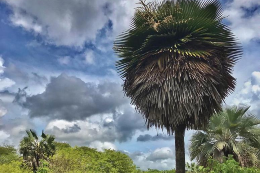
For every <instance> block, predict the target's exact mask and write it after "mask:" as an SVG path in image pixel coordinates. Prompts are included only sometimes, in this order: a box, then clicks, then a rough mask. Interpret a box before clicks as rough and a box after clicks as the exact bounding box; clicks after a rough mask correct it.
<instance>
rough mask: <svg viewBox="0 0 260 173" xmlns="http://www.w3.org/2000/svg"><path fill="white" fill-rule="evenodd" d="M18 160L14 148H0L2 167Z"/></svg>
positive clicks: (0, 163) (7, 146)
mask: <svg viewBox="0 0 260 173" xmlns="http://www.w3.org/2000/svg"><path fill="white" fill-rule="evenodd" d="M16 160H18V155H17V153H16V149H15V148H14V147H13V146H9V145H6V146H0V165H2V164H4V163H10V162H12V161H16Z"/></svg>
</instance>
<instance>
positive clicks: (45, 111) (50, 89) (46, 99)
mask: <svg viewBox="0 0 260 173" xmlns="http://www.w3.org/2000/svg"><path fill="white" fill-rule="evenodd" d="M125 103H128V100H127V99H126V98H125V97H124V95H123V92H122V88H121V86H120V84H117V83H113V82H103V83H100V84H95V83H91V82H89V83H85V82H84V81H82V80H81V79H79V78H76V77H71V76H67V75H66V74H61V75H60V76H58V77H53V78H51V81H50V83H49V84H48V85H47V87H46V90H45V91H44V92H43V93H42V94H37V95H33V96H30V97H27V98H26V103H25V107H26V108H28V109H29V115H30V116H31V117H43V116H44V117H49V118H50V119H65V120H83V119H85V118H87V117H90V116H91V115H94V114H98V113H107V112H111V111H112V110H115V108H116V107H120V105H123V104H125Z"/></svg>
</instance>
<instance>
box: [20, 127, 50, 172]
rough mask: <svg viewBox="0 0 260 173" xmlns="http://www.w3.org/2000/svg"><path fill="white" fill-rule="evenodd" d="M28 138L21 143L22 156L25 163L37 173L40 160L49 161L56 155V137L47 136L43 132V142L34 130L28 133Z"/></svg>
mask: <svg viewBox="0 0 260 173" xmlns="http://www.w3.org/2000/svg"><path fill="white" fill-rule="evenodd" d="M26 133H27V136H26V137H24V138H23V139H22V141H21V142H20V154H22V156H23V159H24V161H25V162H26V163H27V164H28V165H29V166H31V167H32V168H33V172H36V171H37V168H38V167H39V166H40V160H41V159H44V160H48V158H49V157H50V156H52V155H54V153H55V145H54V139H55V138H54V136H52V135H46V134H45V133H43V132H42V135H41V138H42V139H41V140H39V138H38V136H37V134H36V132H35V131H33V130H27V131H26Z"/></svg>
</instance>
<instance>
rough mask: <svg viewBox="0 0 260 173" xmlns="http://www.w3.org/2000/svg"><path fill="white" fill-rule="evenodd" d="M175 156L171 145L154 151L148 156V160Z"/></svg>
mask: <svg viewBox="0 0 260 173" xmlns="http://www.w3.org/2000/svg"><path fill="white" fill-rule="evenodd" d="M169 158H174V154H173V151H172V150H171V148H169V147H164V148H159V149H156V150H155V151H153V152H152V153H151V154H150V155H149V156H148V157H147V159H148V160H151V161H157V160H165V159H169Z"/></svg>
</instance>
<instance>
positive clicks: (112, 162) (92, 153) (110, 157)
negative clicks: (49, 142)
mask: <svg viewBox="0 0 260 173" xmlns="http://www.w3.org/2000/svg"><path fill="white" fill-rule="evenodd" d="M59 145H60V144H59ZM60 146H66V144H62V145H60ZM49 168H50V170H51V171H50V172H51V173H60V172H63V173H72V172H73V173H74V172H75V173H83V172H90V173H95V172H99V173H107V172H109V173H125V172H129V173H131V172H133V173H134V172H136V171H137V170H136V167H135V165H134V164H133V161H132V160H131V159H130V158H129V157H128V156H127V155H125V154H123V153H121V152H117V151H113V150H105V151H104V152H98V151H96V150H95V149H91V148H88V147H74V148H72V147H68V146H66V147H61V148H59V149H57V152H56V154H55V155H54V156H53V157H52V158H51V159H50V163H49Z"/></svg>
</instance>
